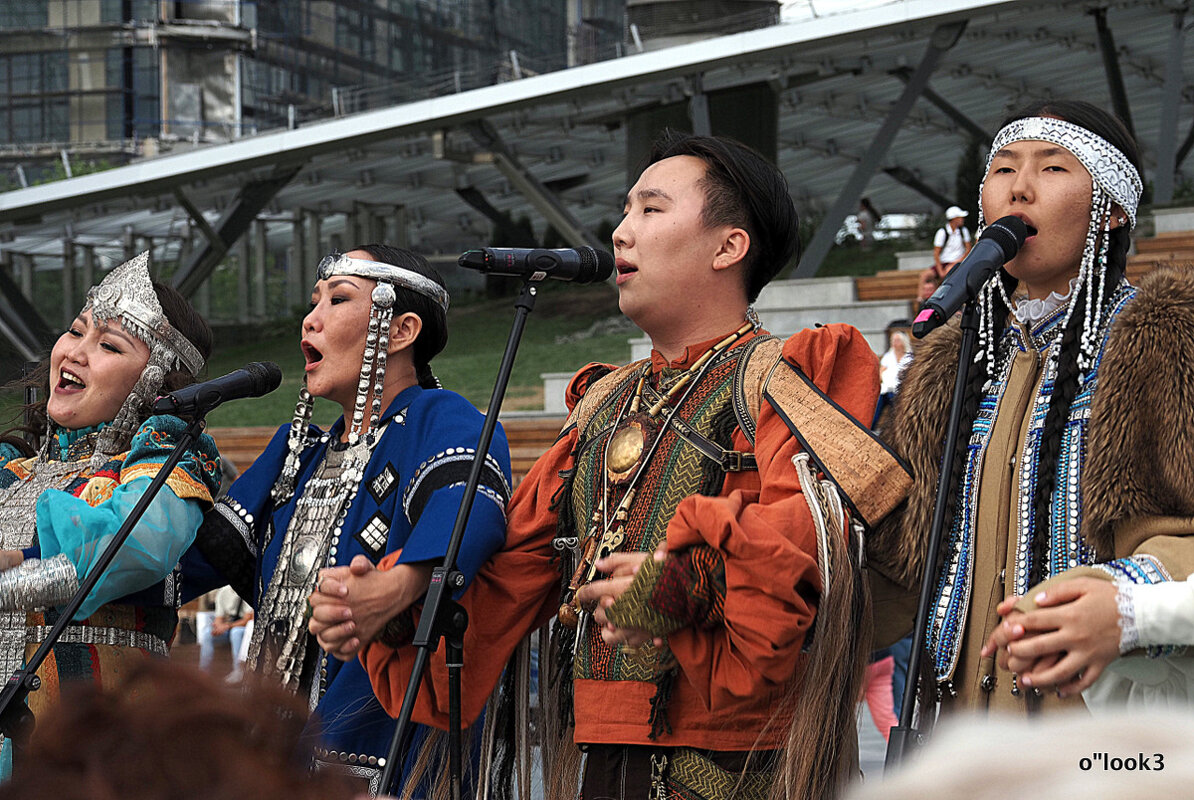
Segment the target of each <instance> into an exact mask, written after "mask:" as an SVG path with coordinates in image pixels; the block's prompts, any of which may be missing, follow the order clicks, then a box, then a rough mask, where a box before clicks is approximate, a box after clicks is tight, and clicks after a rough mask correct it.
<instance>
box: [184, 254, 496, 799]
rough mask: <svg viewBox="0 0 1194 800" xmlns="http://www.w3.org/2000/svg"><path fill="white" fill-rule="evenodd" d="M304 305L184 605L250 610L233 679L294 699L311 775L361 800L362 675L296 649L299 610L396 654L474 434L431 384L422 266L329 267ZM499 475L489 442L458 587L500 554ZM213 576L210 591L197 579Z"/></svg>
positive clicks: (438, 346) (437, 550) (385, 737)
mask: <svg viewBox="0 0 1194 800" xmlns="http://www.w3.org/2000/svg"><path fill="white" fill-rule="evenodd" d="M311 301H312V305H311V311H310V313H308V314H307V316H306V317H305V318H304V319H303V326H302V335H303V338H302V343H301V346H302V350H303V355H304V357H305V359H306V377H305V379H304V384H303V390H302V392H301V393H300V400H299V404H298V408H297V409H296V415H295V419H294V422H293V424H291V425H289V426H285V427H283V428H280V429H279V430H278V433H277V434H276V435H275V436H274V439H273V441H272V442H270V444H269V446H268V447H267V448H266V450H265V452H264V453H263V454H262V455H261V456H260V457H258V459H257V460H256V461H255V462H254V464H253V466H252V467H251V468H250V469H249V470H247V471H246V472H245V473H244V474H243V475H242V476H241V477H240V479H238V480H237V482H236V483H235V484H234V485H233V486H232V488H231V489H230V490H229V491H228V495H227V496H226V497H224V498H221V500H220V502H218V503H217V504H216V507H215V510H214V511H213V512H212V513H210V514H209V515H208V518H207V521H206V522H205V523H204V526H203V529H202V530H201V532H200V534H199V538H198V541H197V547H196V548H193V549H192V553H191V554H190V555H188V557H187V559H186V561H184V570H185V571H186V574H187V581H188V590H195V591H202V589H203V585H204V583H205V582H207V583H211V584H218V583H220V582H223V580H224V579H225V578H226V579H227V580H228V581H229V582H231V584H232V585H233V587H234V588H236V589H237V590H238V591H239V592H240V593H241V596H242V597H244V598H246V599H247V600H249V601H250V602H251V603H252V604H253V606H254V608H255V609H256V617H255V622H254V630H253V636H252V639H251V643H250V648H249V662H250V666H252V667H254V668H255V669H257V670H258V671H260V672H262V673H264V674H266V675H268V676H271V677H273V678H276V679H277V680H279V681H280V682H282V683H283V684H284V685H286V686H288V687H290V688H292V689H293V690H295V691H296V692H299V693H301V694H302V695H304V696H306V697H307V698H308V699H309V703H310V707H311V710H312V711H313V712H315V713H316V714H317V715H318V719H319V725H320V730H319V734H320V737H321V739H322V741H321V742H320V745H319V747H318V749H317V751H316V757H317V760H318V762H319V763H320V764H321V766H334V767H335V768H339V769H342V770H345V771H347V772H349V773H350V774H352V775H355V776H358V777H360V778H363V779H367V780H368V781H369V783H370V787H371V790H372V791H374V792H376V791H377V789H378V782H379V780H380V777H381V771H382V768H383V767H384V764H385V753H386V752H387V751H388V747H389V742H390V739H391V737H392V735H393V732H394V720H393V719H391V718H390V717H389V715H387V714H386V712H385V711H384V710H383V709H382V707H381V705H380V704H379V703H378V701H377V699H376V697H374V694H373V690H372V688H371V687H370V684H369V678H368V676H367V675H366V674H365V671H364V669H363V667H362V666H361V663H360V662H359V661H357V660H356V659H355V658H351V657H350V656H348V655H347V650H346V651H345V652H344V653H331V654H329V653H327V652H324V651H323V650H321V649H320V647H319V645H318V643H317V642H316V640H315V637H314V636H312V635H311V634H310V633H308V630H307V626H308V617H309V615H310V614H311V613H312V611H311V606H310V605H308V598H312V604H314V606H315V613H316V614H317V615H323V614H325V613H327V612H328V604H326V603H323V602H321V600H320V595H321V594H322V595H324V596H326V597H327V598H328V599H332V598H334V599H336V600H341V599H344V598H349V599H350V600H351V601H352V603H353V611H352V621H351V622H350V623H348V624H349V625H350V626H351V628H352V634H353V635H352V639H353V640H354V641H353V644H354V645H358V646H359V645H360V644H361V643H362V642H368V641H370V640H372V639H374V638H381V639H382V640H386V638H387V637H397V640H399V641H402V640H404V638H409V636H407V635H406V633H404V632H403V631H402V630H390V628H386V627H385V626H386V624H387V623H388V622H389V621H390V620H391V618H394V620H395V622H394V625H393V626H390V627H391V628H392V627H394V626H399V627H400V626H401V625H402V624H403V622H402V621H403V620H405V619H409V615H405V616H404V615H403V614H402V612H404V611H407V610H408V609H410V608H411V606H412V604H416V603H417V601H418V599H419V598H420V597H421V596H422V595H423V593H424V591H425V590H426V588H427V585H428V580H429V577H430V571H431V567H432V566H434V565H435V564H436V563H437V562H438V561H439V560H440V559H442V557H443V555H444V553H445V552H446V551H447V544H448V539H449V537H450V535H451V532H452V527H453V523H454V522H455V518H456V512H457V509H458V507H459V505H460V502H461V498H462V494H463V487H464V483H465V479H466V477H467V475H468V472H469V468H470V466H471V462H472V459H473V454H474V453H475V448H476V445H477V442H478V440H479V438H480V431H481V427H482V423H483V421H484V420H483V417H482V415H481V414H480V413H479V412H478V411H477V409H476V408H474V407H473V406H472V405H471V404H470V403H469V402H468V401H466V400H465V399H464V398H463V397H461V396H460V395H458V394H455V393H454V392H449V391H445V390H443V389H440V388H439V384H438V382H437V381H436V379H435V377H434V375H432V373H431V368H430V361H431V359H432V358H433V357H434V356H435V355H436V354H437V353H439V352H440V350H442V349H443V347H444V345H445V344H446V342H447V319H446V314H447V309H448V293H447V291H446V290H445V289H444V287H443V284H442V281H441V280H440V278H439V276H438V275H437V274H436V273H435V272H434V270H432V269H431V267H430V266H429V265H428V264H427V262H426V260H424V259H423V258H422V257H420V256H417V255H415V254H414V253H411V252H409V251H406V250H401V249H398V248H394V247H387V246H385V245H367V246H364V247H360V248H357V249H355V250H352V251H349V252H348V253H346V254H344V255H339V254H333V255H331V256H328V257H327V258H325V259H324V260H323V261H322V262H321V263H320V265H319V280H318V282H317V283H316V285H315V288H314V291H313V293H312V295H311ZM312 397H323V398H327V399H329V400H331V401H333V402H335V403H337V404H339V405H340V406H341V407H342V408H343V409H344V415H343V416H342V417H341V418H340V420H339V421H337V422H336V423H335V424H334V425H333V426H332V427H331V429H330V430H328V431H327V432H324V431H321V430H320V429H319V428H317V427H314V426H312V425H311V424H310V418H311V403H312ZM509 476H510V463H509V450H508V448H507V445H506V440H505V436H504V434H503V433H502V432H501V430H500V428H499V429H498V431H497V433H496V435H495V438H494V442H493V446H492V447H491V449H490V452H489V454H488V457H487V458H486V462H485V469H484V471H483V473H482V478H481V486H480V491H479V492H478V496H477V499H476V502H475V504H474V506H473V511H472V516H471V517H470V520H469V525H468V528H467V530H466V537H465V542H464V545H463V547H462V548H461V551H460V569H461V571H462V572H464V574H465V576H466V578H468V579H470V580H471V578H472V576H473V575H474V574H475V573H476V571H477V569H478V568H479V567H480V566H481V564H483V563H484V562H485V560H486V559H487V558H488V557H489V555H490V554H491V553H493V552H494V551H495V550H496V549H497V548H498V547H499V546H500V545H501V544H502V542H503V541H504V540H505V504H506V500H507V498H508V496H509ZM386 556H390V558H389V559H388V560H387V561H386V564H385V565H384V567H386V568H383V569H377V568H376V566H375V565H377V564H378V562H379V561H381V560H382V559H383V558H384V557H386ZM350 565H351V566H350ZM328 567H341V569H339V570H337V571H335V572H334V573H333V574H335V575H336V576H337V578H336V579H334V580H333V579H329V578H321V570H324V569H326V568H328ZM213 568H214V570H215V571H216V572H218V573H219V574H220V575H222V576H223V577H222V578H211V579H210V580H209V579H207V578H204V577H203V576H204V574H205V572H206V573H210V572H211V570H212V569H213ZM350 570H351V574H349V572H350ZM317 588H319V589H321V590H322V591H321V592H320V593H317V594H316V596H315V597H312V593H313V592H316V590H317ZM367 610H371V613H367ZM334 618H335V619H336V620H337V621H342V620H344V619H347V617H339V616H336V617H334ZM337 656H340V657H342V658H345V659H347V660H345V661H341V660H338V658H337ZM424 733H425V732H424Z"/></svg>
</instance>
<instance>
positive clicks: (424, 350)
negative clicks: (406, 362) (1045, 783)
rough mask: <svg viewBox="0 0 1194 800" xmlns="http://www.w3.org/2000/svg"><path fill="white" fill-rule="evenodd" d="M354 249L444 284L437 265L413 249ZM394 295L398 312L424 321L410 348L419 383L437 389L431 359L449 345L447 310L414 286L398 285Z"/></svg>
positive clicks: (371, 246) (379, 246) (385, 246)
mask: <svg viewBox="0 0 1194 800" xmlns="http://www.w3.org/2000/svg"><path fill="white" fill-rule="evenodd" d="M351 250H363V251H365V252H366V253H368V254H369V255H370V257H371V258H373V260H374V261H380V262H382V263H383V264H393V265H394V266H395V267H402V268H403V269H409V270H410V271H411V272H417V273H418V274H420V275H422V276H423V277H425V278H430V279H431V280H433V281H435V282H436V283H438V284H439V285H440V286H444V279H443V278H442V277H441V276H440V274H439V273H438V272H436V270H435V268H434V267H432V266H431V265H430V264H429V263H427V259H425V258H423V256H421V255H419V254H418V253H412V252H411V251H410V250H405V249H403V248H401V247H394V246H393V245H389V244H364V245H359V246H357V247H353V248H350V252H351ZM445 288H446V287H445ZM394 294H395V295H396V299H395V301H394V313H395V314H405V313H407V312H411V313H414V314H417V315H418V316H419V319H421V320H422V321H423V329H422V330H421V331H420V332H419V335H418V337H417V338H416V339H415V342H414V345H413V346H412V347H411V356H412V357H413V360H414V364H415V375H416V377H417V379H418V381H419V385H420V386H422V387H423V388H424V389H438V388H439V385H440V384H439V381H438V380H437V379H436V377H435V375H434V373H432V371H431V359H433V358H435V357H436V356H437V355H439V354H440V352H441V351H442V350H443V349H444V347H445V346H447V344H448V315H447V312H446V311H444V309H443V308H441V307H440V305H439V303H437V302H435V301H434V300H432V299H431V298H430V297H428V296H427V295H425V294H420V293H419V292H416V291H414V290H413V289H407V288H405V287H402V286H398V285H395V286H394Z"/></svg>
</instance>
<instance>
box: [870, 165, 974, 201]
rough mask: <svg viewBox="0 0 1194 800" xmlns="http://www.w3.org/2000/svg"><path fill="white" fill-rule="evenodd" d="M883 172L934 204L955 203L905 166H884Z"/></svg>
mask: <svg viewBox="0 0 1194 800" xmlns="http://www.w3.org/2000/svg"><path fill="white" fill-rule="evenodd" d="M883 172H884V173H885V174H886V175H887V176H888V177H889V178H891V179H892V180H895V181H899V182H900V183H902V184H904V185H905V186H907V187H908V188H909V189H911V190H912V191H914V192H916V193H917V194H920V195H922V196H924V197H927V198H928V199H930V200H932V201H933V204H934V205H938V206H941V207H942V208H948V207H949V206H952V205H955V204H957V201H956V200H951V199H950V198H948V197H946V196H945V195H943V194H942V193H941V192H939V191H937V190H936V189H934V188H933V187H932V186H929V185H928V184H927V183H925V182H924V181H922V180H921V179H920V178H918V177H916V174H915V173H913V172H912V170H910V169H908V168H907V167H884V168H883Z"/></svg>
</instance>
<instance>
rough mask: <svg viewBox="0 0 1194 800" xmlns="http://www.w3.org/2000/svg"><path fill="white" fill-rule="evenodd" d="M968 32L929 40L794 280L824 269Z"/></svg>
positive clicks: (953, 29)
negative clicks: (917, 106) (932, 80)
mask: <svg viewBox="0 0 1194 800" xmlns="http://www.w3.org/2000/svg"><path fill="white" fill-rule="evenodd" d="M965 29H966V22H965V21H962V22H953V23H949V24H947V25H939V26H938V27H937V28H936V30H934V31H933V35H932V36H931V37H930V38H929V46H928V48H927V49H926V50H925V54H924V56H923V57H922V58H921V60H920V64H919V65H918V66H917V67H916V71H915V72H914V73H913V74H912V76H911V77H910V78H908V80H907V82H906V83H905V86H904V91H903V92H902V93H901V94H900V97H899V99H898V100H896V101H895V103H894V104H893V105H892V107H891V111H890V112H889V113H888V115H887V119H885V120H884V121H883V124H882V125H881V126H880V127H879V132H878V133H876V134H875V138H874V139H872V140H871V144H870V146H869V147H868V148H867V151H866V153H865V154H863V156H862V160H861V161H859V162H858V166H856V167H855V168H854V172H853V174H851V175H850V177H849V179H848V180H847V181H846V184H845V186H843V187H842V191H841V192H840V193H839V194H838V196H837V199H836V200H834V201H833V205H832V206H830V208H829V211H828V212H827V213H826V214H825V218H824V219H823V220H822V221H821V225H820V227H819V228H817V232H816V233H815V234H813V240H812V241H811V242H810V243H809V246H808V249H807V250H806V251H805V253H804V256H803V257H802V258H801V259H800V264H799V265H798V266H797V267H796V271H795V272H794V273H793V275H792V277H795V278H811V277H813V276H814V275H816V274H817V270H819V269H820V268H821V262H822V261H824V260H825V256H826V255H827V254H828V253H829V248H830V247H832V246H833V237H834V235H835V234H836V233H837V231H838V229H839V228H840V227H841V225H842V222H843V221H844V220H845V219H846V216H847V215H848V214H849V213H850V212H851V211H853V210H854V209H855V207H857V205H858V198H860V197H861V196H862V192H863V190H864V189H866V185H867V183H869V182H870V180H871V177H872V176H873V175H874V174H875V171H876V170H877V169H879V162H881V161H882V160H883V157H884V156H885V155H887V151H888V149H889V148H890V147H891V143H892V142H893V141H895V137H896V134H898V133H899V130H900V126H901V125H902V124H903V123H904V119H905V118H907V116H908V112H909V111H911V110H912V105H913V104H914V103H915V102H916V98H918V97H920V95H921V93H922V92H923V91H924V88H925V86H927V85H928V83H929V77H930V76H931V75H932V74H933V70H935V69H936V68H937V64H938V63H939V62H940V61H941V57H942V56H943V55H944V54H945V53H946V51H947V50H949V49H950V48H951V47H953V46H954V45H955V44H956V43H957V41H958V38H959V37H961V35H962V31H964V30H965Z"/></svg>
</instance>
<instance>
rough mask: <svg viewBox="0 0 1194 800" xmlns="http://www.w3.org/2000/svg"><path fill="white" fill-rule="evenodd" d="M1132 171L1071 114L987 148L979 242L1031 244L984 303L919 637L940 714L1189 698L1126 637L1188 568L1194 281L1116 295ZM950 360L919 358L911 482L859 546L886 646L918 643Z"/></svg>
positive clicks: (904, 404) (901, 437) (1169, 660)
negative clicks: (925, 627)
mask: <svg viewBox="0 0 1194 800" xmlns="http://www.w3.org/2000/svg"><path fill="white" fill-rule="evenodd" d="M1139 162H1140V160H1139V156H1138V155H1137V152H1136V147H1135V144H1134V142H1133V141H1132V139H1131V136H1130V135H1129V134H1128V133H1127V132H1126V130H1125V129H1124V128H1123V126H1122V124H1121V123H1119V121H1118V120H1116V119H1115V118H1114V117H1111V116H1110V115H1109V114H1107V113H1106V112H1104V111H1102V110H1101V109H1098V108H1096V107H1094V106H1092V105H1090V104H1088V103H1082V102H1073V101H1046V102H1042V103H1038V104H1036V105H1035V106H1032V107H1030V108H1028V109H1026V110H1024V111H1023V112H1021V113H1019V114H1017V115H1015V116H1014V117H1012V118H1011V119H1010V120H1009V121H1008V122H1007V123H1006V124H1005V125H1004V127H1003V128H1002V129H1001V130H1000V131H999V133H998V135H997V136H996V137H995V141H994V143H993V144H992V146H991V153H990V156H989V158H988V161H987V172H986V176H985V179H984V181H983V184H982V189H981V197H980V206H981V209H982V211H981V215H980V225H981V222H982V220H983V219H984V218H985V219H993V218H998V217H1002V216H1004V215H1006V214H1014V215H1016V216H1019V217H1021V218H1022V219H1023V220H1024V222H1025V224H1027V225H1028V226H1029V232H1030V234H1031V235H1030V236H1029V238H1028V239H1027V240H1026V242H1025V243H1024V246H1023V247H1022V248H1021V249H1020V251H1019V253H1018V254H1017V256H1016V257H1015V258H1014V259H1013V260H1012V261H1010V262H1008V264H1007V265H1006V266H1005V267H1004V268H1003V269H1002V270H1000V271H999V273H997V274H996V275H995V276H994V277H993V278H992V279H991V281H990V282H989V283H988V284H987V285H986V286H984V287H983V289H982V292H981V294H980V296H979V302H980V308H981V321H980V334H979V353H978V354H977V356H976V358H975V361H974V363H973V364H970V365H967V391H966V403H965V419H964V427H963V430H969V435H963V436H961V437H959V439H960V440H959V443H958V454H957V467H956V469H955V474H954V475H953V476H951V478H952V483H951V487H952V488H951V491H950V495H949V505H948V509H949V517H948V518H947V527H946V535H945V537H944V542H943V545H942V550H941V552H940V553H939V554H938V558H939V559H940V564H939V571H938V572H937V574H936V575H935V576H934V580H935V586H936V597H935V601H934V604H933V606H932V614H931V616H930V627H929V631H928V634H929V635H928V644H929V657H930V659H931V662H932V664H933V666H934V671H935V674H936V678H937V681H938V683H939V696H940V697H941V699H942V702H943V703H944V705H945V706H946V707H947V708H965V709H998V710H1012V709H1014V710H1018V711H1021V712H1031V711H1035V710H1037V709H1040V708H1047V709H1048V708H1060V707H1064V706H1069V705H1075V704H1077V705H1081V703H1082V701H1081V699H1079V695H1080V694H1081V693H1082V692H1084V691H1085V695H1086V701H1087V703H1088V704H1095V703H1096V702H1098V703H1102V702H1106V701H1108V700H1113V701H1115V702H1125V701H1127V700H1129V699H1131V700H1140V701H1143V702H1148V701H1150V700H1154V699H1156V697H1157V696H1158V695H1162V694H1164V692H1165V691H1166V687H1169V688H1170V689H1172V687H1174V686H1176V685H1179V684H1180V686H1181V689H1180V693H1181V694H1182V695H1183V696H1184V695H1185V693H1186V689H1185V685H1186V679H1185V677H1184V676H1185V675H1186V674H1187V673H1188V672H1189V670H1188V669H1187V667H1186V666H1185V662H1184V661H1183V660H1181V659H1179V658H1178V657H1177V653H1176V652H1175V648H1172V647H1164V645H1167V644H1171V643H1170V642H1164V641H1148V640H1143V639H1141V637H1140V635H1139V631H1138V630H1137V628H1136V625H1135V622H1134V618H1135V613H1136V611H1134V608H1135V606H1134V603H1135V602H1139V603H1140V604H1141V613H1147V614H1151V613H1152V612H1153V608H1152V606H1149V605H1147V604H1148V603H1150V601H1149V599H1148V598H1149V597H1150V596H1152V595H1151V594H1150V593H1149V592H1148V590H1147V589H1146V588H1145V587H1147V586H1148V585H1153V584H1162V583H1165V582H1168V581H1171V580H1173V579H1183V578H1185V577H1186V576H1187V575H1188V574H1189V572H1190V570H1191V569H1192V568H1194V539H1192V538H1190V537H1189V536H1188V534H1190V533H1191V532H1194V525H1192V524H1191V523H1190V516H1191V515H1192V514H1194V450H1192V448H1191V447H1190V446H1189V442H1190V441H1194V438H1192V437H1194V425H1191V422H1190V417H1189V413H1188V409H1189V408H1190V403H1191V402H1194V383H1192V381H1194V367H1192V365H1194V282H1192V280H1191V277H1190V275H1189V272H1188V270H1184V269H1174V268H1166V269H1162V268H1158V269H1157V270H1156V272H1155V273H1154V274H1151V275H1149V276H1147V277H1146V278H1145V279H1144V281H1143V282H1142V283H1141V285H1140V286H1139V288H1136V287H1133V286H1131V285H1130V284H1129V283H1128V282H1127V281H1126V280H1125V278H1124V268H1125V265H1126V256H1127V251H1128V247H1129V244H1130V238H1129V237H1130V230H1131V229H1132V227H1134V226H1135V223H1136V212H1137V205H1138V203H1139V200H1140V194H1141V191H1142V182H1141V179H1140V174H1139V169H1138V164H1139ZM959 341H960V331H959V329H958V327H957V325H956V324H954V325H950V326H947V327H944V328H942V329H940V330H939V331H936V332H934V334H932V335H931V336H929V337H928V338H927V339H926V340H925V342H924V343H923V344H922V345H921V346H920V347H919V348H918V349H917V351H916V355H915V358H914V361H913V363H912V365H911V366H910V367H909V368H908V370H907V372H906V374H905V378H904V380H903V382H902V383H901V387H900V398H899V400H898V404H897V408H898V415H897V417H896V418H895V420H894V421H893V423H892V425H891V427H890V428H889V430H888V431H887V432H886V435H887V437H888V438H889V440H890V442H891V444H892V446H893V448H894V449H895V450H896V452H897V453H900V454H901V455H904V456H905V457H907V458H908V459H909V461H910V462H911V463H912V465H913V468H914V471H915V473H916V484H915V486H914V489H913V493H912V495H911V497H910V499H909V502H908V504H907V506H906V507H905V508H904V509H903V511H902V513H901V514H897V515H893V516H892V517H890V518H889V519H888V520H887V521H885V523H884V524H883V525H882V526H880V528H879V529H878V530H877V531H876V532H875V535H873V536H872V537H871V538H870V539H869V540H868V543H867V545H868V547H867V549H868V563H869V565H870V566H871V572H872V577H873V580H874V588H875V595H876V598H877V602H876V630H877V634H878V639H879V641H877V643H876V644H878V645H880V646H881V645H882V644H883V643H884V640H885V639H889V638H898V636H899V635H900V634H902V633H904V632H906V631H907V629H908V627H910V625H911V614H912V610H913V608H914V605H913V603H912V602H910V601H914V597H913V596H912V593H913V592H914V591H915V590H916V588H917V587H919V585H920V573H921V571H922V570H923V569H924V564H925V560H926V555H927V554H926V552H925V551H926V537H927V534H928V530H929V522H930V519H931V514H932V508H933V502H934V495H935V490H936V485H937V477H938V474H939V469H938V464H939V463H940V459H941V457H942V448H943V431H944V429H945V415H946V413H947V411H948V405H949V403H948V397H949V394H950V387H951V386H952V382H953V376H954V372H955V368H956V365H957V353H958V344H959ZM1038 607H1039V608H1038ZM1141 645H1157V646H1156V647H1149V648H1148V649H1147V650H1142V649H1140V646H1141ZM1121 655H1123V656H1124V657H1122V658H1121V657H1120V656H1121ZM1175 671H1176V672H1175ZM1175 674H1176V675H1178V676H1182V677H1180V680H1178V681H1176V682H1175V681H1174V680H1173V676H1174V675H1175ZM1092 687H1093V688H1092Z"/></svg>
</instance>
